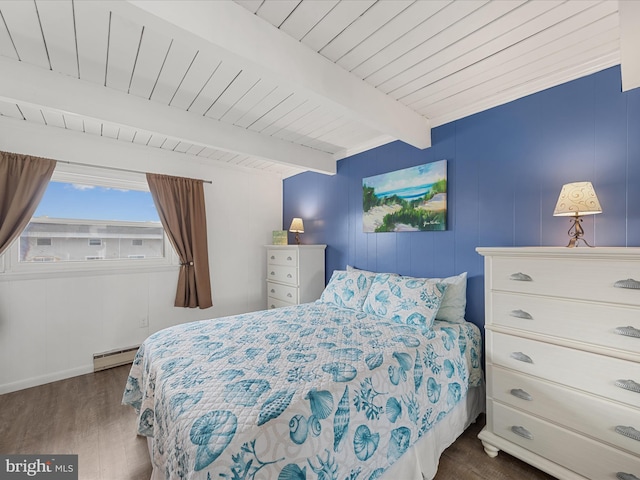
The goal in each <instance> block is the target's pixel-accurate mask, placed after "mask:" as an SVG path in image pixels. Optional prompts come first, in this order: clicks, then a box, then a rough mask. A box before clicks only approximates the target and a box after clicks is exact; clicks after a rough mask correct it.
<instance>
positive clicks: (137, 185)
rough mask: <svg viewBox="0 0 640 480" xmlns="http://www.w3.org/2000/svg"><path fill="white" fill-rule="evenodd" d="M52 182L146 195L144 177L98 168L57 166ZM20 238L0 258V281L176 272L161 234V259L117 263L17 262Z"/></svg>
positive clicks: (172, 254) (175, 258) (174, 259)
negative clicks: (162, 251) (135, 191)
mask: <svg viewBox="0 0 640 480" xmlns="http://www.w3.org/2000/svg"><path fill="white" fill-rule="evenodd" d="M51 181H52V182H65V183H76V184H81V185H91V186H99V187H110V188H122V189H127V190H139V191H146V192H148V191H149V186H148V185H147V180H146V178H145V175H144V174H139V173H133V172H124V171H115V170H108V169H104V168H99V167H85V166H80V165H72V164H66V163H63V162H58V164H57V165H56V169H55V171H54V173H53V176H52V177H51ZM19 249H20V237H19V236H18V237H17V238H16V240H14V241H13V243H12V244H11V246H10V247H9V248H8V249H7V251H5V252H4V253H3V254H2V255H0V274H1V275H0V281H2V280H10V279H20V280H22V279H35V278H51V277H69V276H82V275H100V274H119V273H142V272H155V271H162V270H173V269H177V268H178V266H179V265H180V262H179V259H178V255H177V254H176V253H175V251H174V249H173V246H172V245H171V242H169V239H168V238H167V234H166V233H165V234H164V239H163V249H164V257H161V258H157V257H156V258H144V259H140V258H135V259H133V258H132V259H128V258H122V259H118V260H100V261H94V260H86V261H78V262H33V263H32V262H20V261H19V260H18V259H19V258H20V252H19Z"/></svg>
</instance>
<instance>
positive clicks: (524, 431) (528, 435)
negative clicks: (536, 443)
mask: <svg viewBox="0 0 640 480" xmlns="http://www.w3.org/2000/svg"><path fill="white" fill-rule="evenodd" d="M511 431H512V432H513V433H515V434H516V435H520V436H521V437H522V438H526V439H527V440H533V433H531V432H530V431H529V430H527V429H526V428H524V427H519V426H516V425H514V426H513V427H511Z"/></svg>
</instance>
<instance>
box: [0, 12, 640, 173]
mask: <svg viewBox="0 0 640 480" xmlns="http://www.w3.org/2000/svg"><path fill="white" fill-rule="evenodd" d="M619 7H620V3H619V2H618V1H614V0H605V1H596V0H568V1H562V0H529V1H524V0H428V1H426V0H418V1H411V0H377V1H376V0H322V1H319V0H236V2H235V3H234V2H231V1H213V2H204V1H200V2H198V1H196V2H185V1H182V2H180V1H176V2H172V1H165V2H153V1H131V2H122V1H78V0H75V1H74V0H17V1H7V0H3V1H0V69H1V71H2V74H0V115H3V116H6V117H11V118H15V119H17V120H23V121H27V122H35V123H40V124H46V125H49V126H52V127H58V128H62V129H67V130H75V131H79V132H85V133H87V134H92V135H100V136H102V137H105V138H109V139H113V140H114V141H123V142H132V143H136V144H141V145H147V146H149V147H151V148H160V149H163V150H171V151H174V152H179V153H184V154H188V155H195V156H198V157H200V158H202V159H209V160H211V161H215V162H225V163H228V164H234V165H239V166H244V167H250V168H256V169H261V170H263V171H265V172H270V173H274V174H278V175H281V176H283V177H287V176H290V175H294V174H296V173H299V172H302V171H305V170H315V171H320V172H324V173H334V172H335V161H336V160H338V159H340V158H344V157H345V156H347V155H350V154H353V153H356V152H359V151H363V150H366V149H368V148H371V147H374V146H377V145H381V144H384V143H387V142H389V141H393V140H396V139H401V140H403V141H406V142H407V143H410V144H412V145H415V146H418V147H419V148H425V147H428V146H429V145H430V128H431V127H435V126H438V125H441V124H444V123H447V122H451V121H454V120H456V119H459V118H462V117H465V116H467V115H470V114H473V113H476V112H479V111H482V110H484V109H487V108H491V107H493V106H496V105H500V104H503V103H506V102H508V101H511V100H514V99H517V98H520V97H522V96H525V95H529V94H531V93H535V92H537V91H540V90H543V89H545V88H549V87H551V86H554V85H557V84H560V83H563V82H566V81H569V80H572V79H575V78H579V77H581V76H584V75H588V74H590V73H593V72H596V71H599V70H602V69H604V68H607V67H610V66H613V65H616V64H619V63H620V62H621V43H622V44H624V39H623V38H621V28H620V16H619ZM635 11H636V12H637V9H635ZM635 15H636V17H637V16H638V14H637V13H636V14H635ZM633 20H636V21H632V22H627V23H631V27H629V29H628V30H629V31H631V30H637V28H634V25H635V26H637V25H638V23H637V20H640V19H638V18H634V19H633ZM216 35H217V36H216ZM633 48H634V53H635V55H632V56H631V57H632V58H634V59H635V58H636V57H638V55H637V50H635V47H633ZM630 64H631V61H630ZM632 67H633V65H631V66H630V67H629V69H628V70H627V71H629V72H632V70H631V68H632ZM624 68H625V65H623V71H624ZM623 73H624V72H623ZM631 75H632V82H633V81H636V80H637V78H636V77H637V75H633V74H631ZM632 86H637V85H632ZM114 105H117V106H118V109H116V108H115V107H114ZM177 158H178V157H177Z"/></svg>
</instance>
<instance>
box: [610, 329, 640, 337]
mask: <svg viewBox="0 0 640 480" xmlns="http://www.w3.org/2000/svg"><path fill="white" fill-rule="evenodd" d="M614 332H615V333H616V334H618V335H624V336H625V337H638V338H640V330H638V329H637V328H634V327H632V326H628V327H618V328H616V329H615V330H614Z"/></svg>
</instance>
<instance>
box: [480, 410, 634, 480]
mask: <svg viewBox="0 0 640 480" xmlns="http://www.w3.org/2000/svg"><path fill="white" fill-rule="evenodd" d="M488 407H489V408H490V409H492V412H493V413H492V415H491V418H492V425H491V428H492V431H493V433H495V434H496V435H498V436H500V437H502V438H505V439H507V440H509V441H511V442H513V443H515V444H517V445H520V446H521V447H523V448H526V449H528V450H530V451H532V452H534V453H537V454H538V455H541V456H543V457H545V458H548V459H549V460H551V461H553V462H556V463H558V464H559V465H562V466H564V467H566V468H568V469H570V470H573V471H574V472H576V473H578V474H580V475H584V476H585V477H587V478H590V479H593V480H609V479H611V480H615V479H616V474H617V473H618V472H624V473H627V474H632V475H635V476H636V477H638V478H640V460H639V459H638V457H636V456H634V455H630V454H628V453H626V452H622V451H620V450H617V449H615V448H613V447H610V446H608V445H604V444H602V443H600V442H597V441H595V440H593V439H590V438H586V437H584V436H582V435H579V434H577V433H574V432H572V431H569V430H565V429H563V428H561V427H559V426H557V425H554V424H552V423H549V422H545V421H544V420H541V419H539V418H536V417H533V416H530V415H527V414H526V413H523V412H520V411H518V410H514V409H512V408H509V407H507V406H505V405H501V404H499V403H495V402H491V403H490V404H489V405H488ZM516 432H519V433H516Z"/></svg>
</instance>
